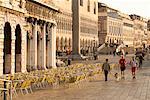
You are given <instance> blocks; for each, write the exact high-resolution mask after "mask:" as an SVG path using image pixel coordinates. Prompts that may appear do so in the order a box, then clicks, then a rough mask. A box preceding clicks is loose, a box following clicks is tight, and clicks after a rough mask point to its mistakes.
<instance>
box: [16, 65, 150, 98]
mask: <svg viewBox="0 0 150 100" xmlns="http://www.w3.org/2000/svg"><path fill="white" fill-rule="evenodd" d="M112 74H113V72H112ZM16 100H150V68H146V67H145V68H142V69H140V70H138V71H137V79H135V80H133V79H132V76H131V72H130V69H127V70H126V79H125V80H120V81H116V80H115V79H114V77H113V75H110V78H109V81H108V82H105V81H104V80H103V79H102V77H101V76H100V78H99V79H97V80H93V81H90V82H85V83H82V84H80V85H78V86H73V87H71V88H58V89H45V90H39V91H36V92H34V93H32V94H28V95H25V96H19V97H17V99H16Z"/></svg>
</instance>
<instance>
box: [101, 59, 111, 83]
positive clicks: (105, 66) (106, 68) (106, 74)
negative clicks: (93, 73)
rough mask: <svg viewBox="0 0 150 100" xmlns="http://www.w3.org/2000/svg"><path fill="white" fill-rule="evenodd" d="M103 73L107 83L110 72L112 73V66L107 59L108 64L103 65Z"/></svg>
mask: <svg viewBox="0 0 150 100" xmlns="http://www.w3.org/2000/svg"><path fill="white" fill-rule="evenodd" d="M102 71H104V74H105V81H107V76H108V72H109V71H110V64H109V63H108V59H106V62H104V63H103V66H102Z"/></svg>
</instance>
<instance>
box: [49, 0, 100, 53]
mask: <svg viewBox="0 0 150 100" xmlns="http://www.w3.org/2000/svg"><path fill="white" fill-rule="evenodd" d="M51 1H53V3H54V4H55V5H56V6H57V7H58V8H59V9H60V12H61V13H60V14H59V15H58V16H57V19H56V20H57V23H58V28H57V34H56V35H57V38H56V49H57V51H59V52H66V51H72V20H73V16H72V14H73V11H72V5H73V3H72V0H51ZM97 2H98V1H97V0H79V3H80V8H79V9H80V25H81V26H80V50H81V53H83V51H88V52H92V51H93V47H94V46H95V47H97V45H98V36H97V35H98V33H97V31H98V28H97V24H98V18H97V15H98V13H97V12H98V6H97Z"/></svg>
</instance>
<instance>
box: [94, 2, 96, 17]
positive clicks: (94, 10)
mask: <svg viewBox="0 0 150 100" xmlns="http://www.w3.org/2000/svg"><path fill="white" fill-rule="evenodd" d="M94 14H96V2H94Z"/></svg>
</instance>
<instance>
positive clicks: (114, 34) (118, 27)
mask: <svg viewBox="0 0 150 100" xmlns="http://www.w3.org/2000/svg"><path fill="white" fill-rule="evenodd" d="M122 26H123V24H122V18H121V16H120V14H119V11H118V10H115V9H113V8H110V7H108V6H107V5H105V4H103V3H99V4H98V29H99V31H98V35H99V44H100V45H101V44H103V43H106V42H108V43H110V44H111V43H112V44H114V43H115V44H120V43H122V33H123V27H122Z"/></svg>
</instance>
